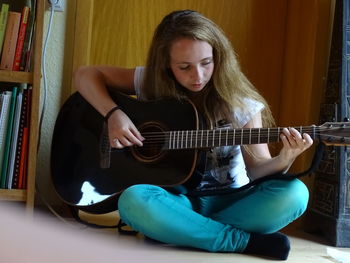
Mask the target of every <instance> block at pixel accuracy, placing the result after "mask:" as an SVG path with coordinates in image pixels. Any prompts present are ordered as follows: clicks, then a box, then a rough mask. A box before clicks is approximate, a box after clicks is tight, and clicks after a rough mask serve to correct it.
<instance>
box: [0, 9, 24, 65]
mask: <svg viewBox="0 0 350 263" xmlns="http://www.w3.org/2000/svg"><path fill="white" fill-rule="evenodd" d="M20 21H21V13H19V12H13V11H9V12H8V17H7V25H6V30H5V36H4V37H5V38H4V45H3V48H2V54H1V62H0V69H3V70H12V67H13V61H14V58H15V52H16V45H17V39H18V30H19V25H20Z"/></svg>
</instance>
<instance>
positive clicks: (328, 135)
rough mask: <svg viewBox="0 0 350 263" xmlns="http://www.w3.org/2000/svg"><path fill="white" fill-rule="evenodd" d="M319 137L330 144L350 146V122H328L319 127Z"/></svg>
mask: <svg viewBox="0 0 350 263" xmlns="http://www.w3.org/2000/svg"><path fill="white" fill-rule="evenodd" d="M316 129H317V131H316V133H317V135H318V137H319V139H320V140H321V141H322V142H323V143H324V144H326V145H328V146H331V145H333V146H350V122H326V123H324V124H322V125H321V126H318V127H317V128H316Z"/></svg>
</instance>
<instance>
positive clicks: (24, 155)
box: [18, 86, 32, 189]
mask: <svg viewBox="0 0 350 263" xmlns="http://www.w3.org/2000/svg"><path fill="white" fill-rule="evenodd" d="M31 105H32V87H31V86H30V87H29V88H28V89H27V109H26V112H24V114H23V116H24V128H23V142H22V144H23V145H22V152H21V157H20V164H19V175H18V188H19V189H26V188H27V172H28V171H27V169H28V151H29V135H30V132H29V131H30V115H31Z"/></svg>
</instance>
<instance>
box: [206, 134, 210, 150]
mask: <svg viewBox="0 0 350 263" xmlns="http://www.w3.org/2000/svg"><path fill="white" fill-rule="evenodd" d="M206 146H207V147H209V130H207V145H206Z"/></svg>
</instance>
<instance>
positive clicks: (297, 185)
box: [274, 179, 309, 216]
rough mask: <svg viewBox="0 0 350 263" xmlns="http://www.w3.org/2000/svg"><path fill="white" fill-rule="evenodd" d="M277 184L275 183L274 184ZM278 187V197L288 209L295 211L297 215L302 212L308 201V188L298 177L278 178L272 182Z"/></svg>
mask: <svg viewBox="0 0 350 263" xmlns="http://www.w3.org/2000/svg"><path fill="white" fill-rule="evenodd" d="M276 184H277V185H276ZM274 186H275V189H279V190H280V193H279V195H278V196H279V198H281V201H282V202H284V203H285V204H287V205H288V207H289V208H288V209H289V210H290V211H293V210H294V211H296V213H297V214H298V216H300V215H301V214H303V213H304V212H305V210H306V208H307V205H308V202H309V190H308V188H307V187H306V185H305V184H304V183H303V182H302V181H300V180H299V179H293V180H279V181H276V182H275V183H274Z"/></svg>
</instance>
